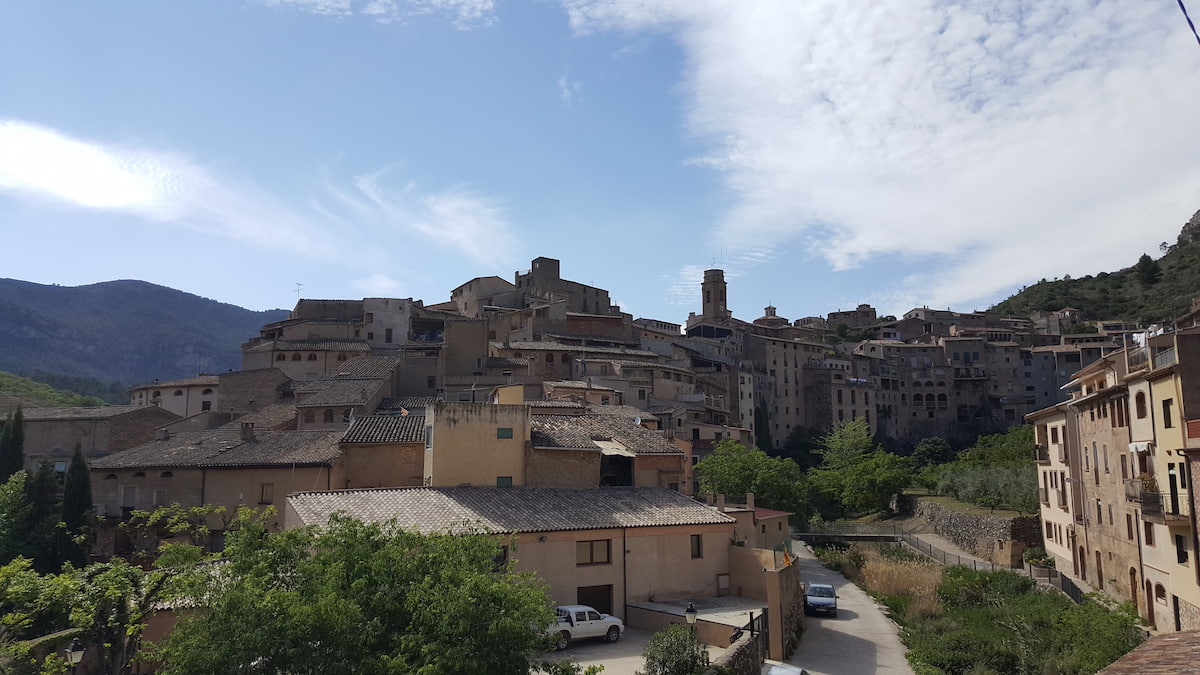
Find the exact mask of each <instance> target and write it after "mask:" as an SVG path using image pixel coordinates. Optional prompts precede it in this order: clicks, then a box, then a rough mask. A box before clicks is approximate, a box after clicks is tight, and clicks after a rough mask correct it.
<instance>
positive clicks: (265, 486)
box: [258, 483, 275, 504]
mask: <svg viewBox="0 0 1200 675" xmlns="http://www.w3.org/2000/svg"><path fill="white" fill-rule="evenodd" d="M258 503H259V504H274V503H275V484H274V483H259V484H258Z"/></svg>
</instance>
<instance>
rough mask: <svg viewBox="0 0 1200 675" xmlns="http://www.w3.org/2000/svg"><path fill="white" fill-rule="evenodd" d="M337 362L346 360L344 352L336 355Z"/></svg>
mask: <svg viewBox="0 0 1200 675" xmlns="http://www.w3.org/2000/svg"><path fill="white" fill-rule="evenodd" d="M337 360H338V361H345V360H346V352H338V355H337Z"/></svg>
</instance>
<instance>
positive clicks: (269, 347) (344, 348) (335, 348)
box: [244, 338, 371, 353]
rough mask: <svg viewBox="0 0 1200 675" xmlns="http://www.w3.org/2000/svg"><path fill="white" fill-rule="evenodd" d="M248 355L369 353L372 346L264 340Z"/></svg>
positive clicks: (357, 342) (351, 342)
mask: <svg viewBox="0 0 1200 675" xmlns="http://www.w3.org/2000/svg"><path fill="white" fill-rule="evenodd" d="M244 351H246V352H248V353H255V352H273V351H293V352H304V351H308V352H369V351H371V346H370V345H368V344H367V341H366V340H351V339H345V340H334V339H327V338H314V339H308V340H262V341H260V342H257V343H255V344H253V345H250V346H249V347H246V348H245V350H244Z"/></svg>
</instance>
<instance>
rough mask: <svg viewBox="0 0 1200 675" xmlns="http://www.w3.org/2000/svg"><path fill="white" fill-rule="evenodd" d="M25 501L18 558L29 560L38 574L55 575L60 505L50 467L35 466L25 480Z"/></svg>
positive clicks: (59, 557) (59, 561)
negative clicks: (23, 524) (24, 517)
mask: <svg viewBox="0 0 1200 675" xmlns="http://www.w3.org/2000/svg"><path fill="white" fill-rule="evenodd" d="M25 500H26V502H27V503H28V504H29V512H28V518H27V519H26V521H25V532H24V539H25V542H24V544H25V545H24V549H23V551H22V555H24V556H26V557H27V558H30V559H31V560H33V566H34V568H35V569H37V570H38V571H39V572H43V573H45V572H57V571H58V570H59V569H61V568H62V563H63V560H62V555H61V550H60V549H61V532H60V531H59V529H58V523H59V521H60V518H61V517H62V504H61V502H60V501H59V498H58V475H57V474H55V472H54V466H53V465H52V464H50V463H49V462H39V463H38V465H37V468H36V469H35V470H34V471H33V473H31V474H28V475H27V476H26V477H25Z"/></svg>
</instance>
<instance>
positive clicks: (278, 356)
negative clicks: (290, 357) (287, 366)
mask: <svg viewBox="0 0 1200 675" xmlns="http://www.w3.org/2000/svg"><path fill="white" fill-rule="evenodd" d="M275 360H276V361H287V354H276V355H275Z"/></svg>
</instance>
